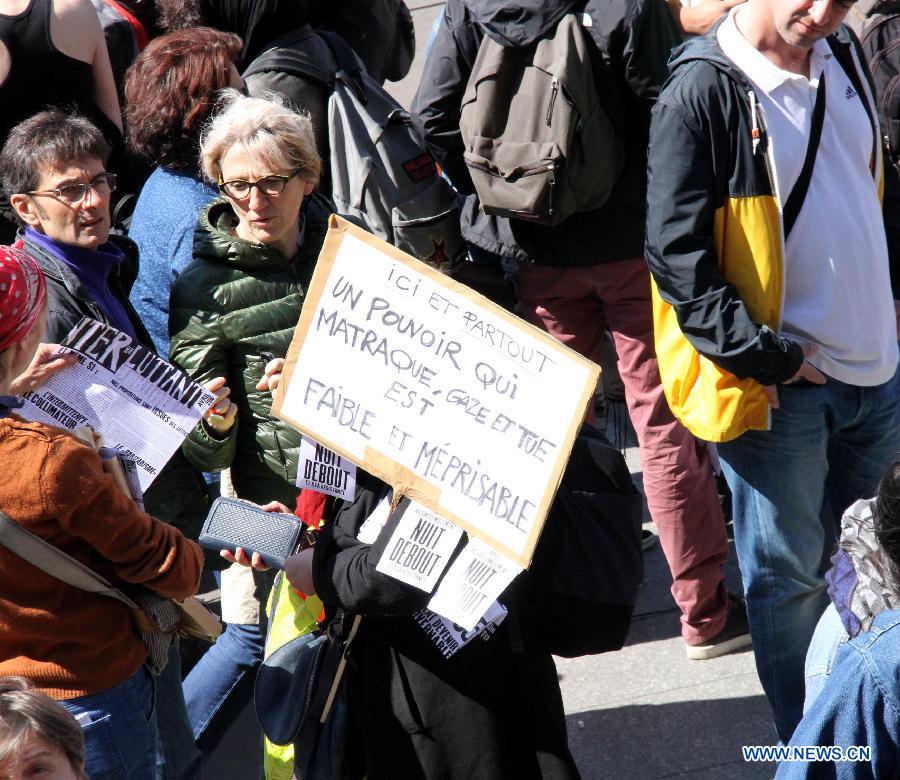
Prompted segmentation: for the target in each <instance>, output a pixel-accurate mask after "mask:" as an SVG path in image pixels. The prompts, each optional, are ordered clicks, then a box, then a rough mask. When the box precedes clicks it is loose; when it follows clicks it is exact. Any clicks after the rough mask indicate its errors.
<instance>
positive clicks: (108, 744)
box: [60, 666, 156, 780]
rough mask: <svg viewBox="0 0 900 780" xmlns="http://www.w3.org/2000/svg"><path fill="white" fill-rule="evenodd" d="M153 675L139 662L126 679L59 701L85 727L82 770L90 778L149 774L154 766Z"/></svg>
mask: <svg viewBox="0 0 900 780" xmlns="http://www.w3.org/2000/svg"><path fill="white" fill-rule="evenodd" d="M154 688H155V686H154V681H153V675H151V674H150V672H148V671H147V669H146V667H144V666H141V668H140V669H138V670H137V671H136V672H135V673H134V674H133V675H132V676H131V677H129V678H128V679H127V680H125V682H123V683H119V684H118V685H116V686H114V687H112V688H108V689H107V690H105V691H100V692H99V693H93V694H91V695H90V696H79V697H77V698H74V699H66V700H64V701H61V702H60V704H62V706H63V707H65V708H66V709H67V710H68V711H69V712H71V713H72V714H73V715H74V716H75V717H76V718H77V720H78V722H79V723H80V724H81V730H82V732H83V733H84V755H85V764H84V770H85V774H86V776H87V777H89V778H91V780H147V778H152V777H154V776H155V772H156V706H155V699H156V693H155V689H154Z"/></svg>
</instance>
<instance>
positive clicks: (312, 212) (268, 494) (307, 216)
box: [169, 194, 331, 506]
mask: <svg viewBox="0 0 900 780" xmlns="http://www.w3.org/2000/svg"><path fill="white" fill-rule="evenodd" d="M330 213H331V209H330V207H329V203H328V201H327V200H326V199H325V198H323V197H322V196H320V195H317V194H313V195H311V196H309V197H308V198H306V199H305V200H304V201H303V207H302V208H301V214H302V215H303V219H304V226H303V238H302V244H301V246H300V249H299V251H298V252H297V254H295V255H294V257H292V258H288V257H285V256H284V255H283V254H282V253H281V252H279V251H278V250H277V249H274V248H273V247H270V246H267V245H265V244H257V243H252V242H250V241H245V240H244V239H241V238H238V237H236V236H234V235H232V229H233V228H234V226H235V224H236V219H235V217H234V212H233V211H232V209H231V206H230V204H229V203H228V201H226V200H224V199H219V200H215V201H213V202H212V203H211V204H209V205H208V206H207V207H206V208H205V209H204V210H203V212H202V213H201V215H200V221H199V222H198V224H197V231H196V234H195V236H194V260H193V262H192V263H191V264H190V265H188V267H187V268H185V270H184V271H183V272H182V274H181V275H180V276H179V277H178V279H176V280H175V284H174V285H173V287H172V295H171V300H170V308H169V333H170V335H171V338H172V341H171V347H170V354H171V356H172V362H173V363H176V364H177V365H179V366H180V367H181V368H183V369H184V370H185V371H187V373H188V374H190V375H191V376H192V377H193V378H194V379H195V380H196V381H198V382H206V381H208V380H209V379H212V378H214V377H217V376H224V377H226V378H227V380H228V386H229V387H230V388H231V400H232V401H234V403H235V404H237V407H238V413H237V421H236V422H235V424H234V426H232V428H231V430H230V431H229V435H228V436H227V437H226V438H225V439H221V440H220V439H214V438H212V437H211V436H209V435H208V434H207V432H206V431H205V429H204V427H203V426H202V425H198V426H197V427H196V428H195V429H194V431H193V432H192V434H191V436H190V437H189V438H188V439H187V441H186V442H185V445H184V452H185V454H186V455H187V456H188V459H189V460H190V461H191V462H192V463H194V464H195V465H196V466H198V467H199V468H202V469H204V470H207V471H218V470H221V469H224V468H228V467H229V466H230V467H231V478H232V481H233V483H234V487H235V490H236V491H237V494H238V496H240V497H241V498H246V499H248V500H250V501H256V502H259V503H265V502H266V501H271V500H273V499H276V500H278V501H282V502H284V503H286V504H288V506H293V505H294V501H295V499H296V497H297V488H296V487H295V483H296V481H297V456H298V451H299V447H300V433H299V432H298V431H296V430H294V429H293V428H291V427H290V426H288V425H286V424H285V423H283V422H281V421H280V420H277V419H275V418H274V417H272V415H271V409H272V395H271V393H270V392H269V391H268V390H265V391H260V390H257V389H256V383H257V382H259V380H260V378H261V377H262V375H263V369H264V368H265V364H266V358H265V357H264V356H263V352H271V353H272V354H273V355H275V357H284V356H285V355H286V354H287V349H288V346H289V345H290V343H291V338H292V337H293V335H294V328H295V326H296V325H297V320H299V319H300V308H301V307H302V305H303V298H304V296H305V294H306V288H307V285H308V284H309V280H310V279H311V277H312V272H313V268H314V267H315V263H316V259H317V258H318V255H319V250H320V249H321V248H322V241H323V240H324V238H325V232H326V230H327V229H328V215H329V214H330Z"/></svg>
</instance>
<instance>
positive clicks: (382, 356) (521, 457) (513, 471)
mask: <svg viewBox="0 0 900 780" xmlns="http://www.w3.org/2000/svg"><path fill="white" fill-rule="evenodd" d="M598 376H599V368H598V367H597V366H595V365H594V364H593V363H591V362H590V361H588V360H586V359H585V358H583V357H581V356H580V355H578V354H577V353H575V352H573V351H572V350H569V349H567V348H566V347H564V346H562V345H561V344H559V343H558V342H557V341H555V340H554V339H553V338H552V337H550V336H548V335H547V334H546V333H544V332H542V331H540V330H538V329H537V328H534V327H532V326H531V325H529V324H527V323H525V322H524V321H522V320H521V319H519V318H517V317H515V316H513V315H511V314H509V313H508V312H506V311H504V310H503V309H501V308H500V307H498V306H496V305H494V304H493V303H491V302H490V301H488V300H487V299H486V298H484V297H483V296H480V295H478V294H477V293H474V292H473V291H471V290H469V289H468V288H466V287H464V286H462V285H460V284H458V283H456V282H454V281H453V280H452V279H450V278H448V277H446V276H443V275H442V274H440V273H438V272H437V271H434V270H433V269H431V268H429V267H428V266H426V265H424V264H423V263H420V262H418V261H416V260H414V259H413V258H411V257H409V256H408V255H406V254H404V253H403V252H400V251H399V250H397V249H396V248H394V247H392V246H390V245H389V244H387V243H385V242H384V241H381V240H380V239H377V238H375V237H374V236H371V235H369V234H368V233H366V232H365V231H363V230H360V229H359V228H356V227H355V226H353V225H351V224H350V223H348V222H346V221H344V220H342V219H340V218H337V217H332V220H331V227H330V229H329V232H328V236H327V237H326V240H325V244H324V246H323V249H322V252H321V254H320V256H319V261H318V263H317V265H316V270H315V273H314V275H313V279H312V281H311V283H310V286H309V290H308V292H307V296H306V301H305V303H304V307H303V312H302V314H301V317H300V322H299V323H298V325H297V329H296V332H295V334H294V339H293V341H292V343H291V347H290V350H289V351H288V355H287V362H286V366H285V370H284V374H283V379H282V383H281V385H280V387H279V389H278V390H277V391H276V393H275V398H274V405H273V414H275V415H276V416H277V417H279V418H281V419H283V420H285V421H286V422H288V423H290V424H291V425H293V426H295V427H296V428H297V429H299V430H300V431H301V432H302V433H304V434H307V435H310V436H312V437H313V438H314V439H315V440H316V441H319V442H321V443H323V444H324V445H325V446H327V447H328V448H329V449H332V450H334V451H336V452H337V453H339V454H340V455H341V456H342V457H346V458H348V459H350V460H353V461H354V462H355V463H357V464H358V465H360V466H362V467H363V468H365V469H366V471H368V472H370V473H372V474H374V475H375V476H378V477H380V478H382V479H383V480H384V481H385V482H387V483H389V484H390V485H392V486H393V488H394V489H395V490H396V491H397V492H398V493H400V494H402V495H406V496H409V497H410V498H413V499H415V500H416V501H419V502H420V503H422V504H424V505H425V506H427V507H428V508H429V509H432V510H433V511H435V512H437V513H438V514H440V515H441V516H443V517H446V518H447V519H449V520H451V521H453V522H454V523H456V524H457V525H459V526H461V527H462V528H464V529H465V530H466V531H467V532H468V533H469V535H470V536H474V537H476V538H479V539H482V540H483V541H485V542H486V543H488V544H490V545H491V546H493V547H494V548H495V549H497V550H499V551H501V552H503V553H504V554H505V555H507V556H508V557H509V558H511V559H512V560H514V561H516V562H518V563H519V565H521V566H527V565H528V564H529V562H530V560H531V556H532V553H533V551H534V545H535V544H536V542H537V538H538V535H539V534H540V530H541V527H542V525H543V521H544V518H545V517H546V514H547V511H548V509H549V506H550V502H551V501H552V499H553V496H554V494H555V492H556V489H557V487H558V486H559V482H560V479H561V478H562V472H563V468H564V467H565V463H566V460H567V459H568V456H569V453H570V450H571V447H572V442H573V441H574V438H575V435H576V433H577V431H578V428H579V426H580V424H581V421H582V418H583V416H584V412H585V409H586V407H587V404H588V403H589V401H590V400H591V399H592V397H593V393H594V390H595V388H596V384H597V378H598Z"/></svg>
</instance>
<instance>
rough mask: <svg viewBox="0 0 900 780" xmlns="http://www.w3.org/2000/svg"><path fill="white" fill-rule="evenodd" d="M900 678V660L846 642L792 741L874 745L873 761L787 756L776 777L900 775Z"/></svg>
mask: <svg viewBox="0 0 900 780" xmlns="http://www.w3.org/2000/svg"><path fill="white" fill-rule="evenodd" d="M898 684H900V664H898V663H896V661H895V659H894V658H891V659H889V663H887V664H885V663H879V660H878V659H877V658H874V657H873V656H872V655H871V654H869V653H867V652H865V651H862V650H861V649H860V647H859V645H858V644H857V642H856V641H854V642H852V643H850V644H848V645H846V646H845V649H844V650H843V651H842V652H841V655H840V656H839V657H838V661H837V665H836V667H835V670H834V672H833V674H832V675H831V677H830V678H829V679H828V682H827V683H826V684H825V687H824V688H823V689H822V692H821V693H820V694H819V696H818V698H816V700H815V702H814V704H813V706H812V707H811V708H810V710H809V711H808V712H807V713H806V715H805V716H804V717H803V720H802V721H801V722H800V725H799V726H797V730H796V731H795V732H794V736H793V737H792V738H791V742H790V747H791V748H794V747H800V746H810V745H820V746H826V747H827V746H832V745H833V746H838V747H841V748H843V749H844V750H846V749H847V748H849V747H853V746H869V747H870V748H871V761H842V762H838V763H833V762H832V761H830V760H829V761H782V762H781V764H779V766H778V772H777V774H776V775H775V777H776V779H777V780H797V779H798V778H824V777H829V778H834V777H837V778H839V779H840V780H844V779H849V778H870V777H871V778H876V777H878V778H881V777H897V776H898V770H900V762H898V757H900V741H898V733H900V713H898V711H897V709H896V706H897V699H896V695H895V694H896V692H897V691H898V690H900V687H898Z"/></svg>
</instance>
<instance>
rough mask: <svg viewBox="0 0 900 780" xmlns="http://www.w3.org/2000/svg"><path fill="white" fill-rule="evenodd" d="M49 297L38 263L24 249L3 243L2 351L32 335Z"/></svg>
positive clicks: (0, 289) (0, 287)
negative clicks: (31, 332) (32, 330)
mask: <svg viewBox="0 0 900 780" xmlns="http://www.w3.org/2000/svg"><path fill="white" fill-rule="evenodd" d="M46 301H47V283H46V281H45V280H44V272H43V271H41V269H40V268H39V267H38V264H37V263H35V262H34V260H32V259H31V258H30V257H29V256H28V255H26V254H25V253H24V252H23V251H22V250H20V249H16V248H15V247H11V246H0V352H2V351H3V350H4V349H7V348H8V347H11V346H12V345H13V344H17V343H18V342H20V341H22V340H23V339H24V338H25V337H26V336H27V335H28V333H29V331H30V330H31V329H32V328H33V327H34V323H35V322H36V321H37V318H38V316H39V315H40V313H41V311H42V310H43V308H44V304H45V302H46Z"/></svg>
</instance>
